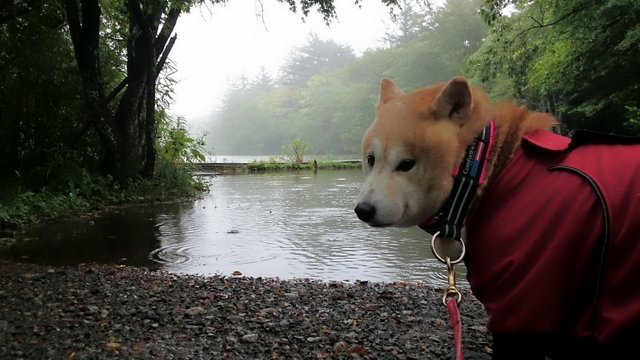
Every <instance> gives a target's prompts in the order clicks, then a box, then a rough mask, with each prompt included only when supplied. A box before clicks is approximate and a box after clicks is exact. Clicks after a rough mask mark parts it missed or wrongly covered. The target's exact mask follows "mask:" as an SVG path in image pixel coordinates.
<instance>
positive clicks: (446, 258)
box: [431, 231, 467, 265]
mask: <svg viewBox="0 0 640 360" xmlns="http://www.w3.org/2000/svg"><path fill="white" fill-rule="evenodd" d="M438 237H440V231H437V232H436V233H435V234H433V236H432V237H431V252H433V256H435V257H436V259H438V260H440V262H442V263H444V264H447V265H448V264H451V265H455V264H458V263H460V262H462V260H463V259H464V255H465V253H466V251H467V248H466V247H465V245H464V240H462V238H460V237H459V238H457V239H452V240H458V241H460V245H461V246H462V248H461V250H460V256H458V258H456V259H451V258H450V257H449V256H442V255H440V254H439V253H438V250H436V239H438Z"/></svg>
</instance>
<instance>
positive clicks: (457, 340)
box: [447, 298, 464, 360]
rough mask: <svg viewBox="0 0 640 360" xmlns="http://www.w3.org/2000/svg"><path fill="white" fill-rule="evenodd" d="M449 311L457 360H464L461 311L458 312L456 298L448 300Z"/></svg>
mask: <svg viewBox="0 0 640 360" xmlns="http://www.w3.org/2000/svg"><path fill="white" fill-rule="evenodd" d="M447 310H449V324H450V325H451V328H452V329H453V345H454V350H455V353H456V357H455V358H456V360H463V358H464V356H463V354H462V321H461V320H460V311H459V310H458V300H457V299H455V298H449V299H447Z"/></svg>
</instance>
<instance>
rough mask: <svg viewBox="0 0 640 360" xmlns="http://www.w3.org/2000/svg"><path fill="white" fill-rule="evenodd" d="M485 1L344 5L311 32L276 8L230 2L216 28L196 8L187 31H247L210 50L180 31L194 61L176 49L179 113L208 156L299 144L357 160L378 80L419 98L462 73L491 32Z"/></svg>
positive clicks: (316, 20) (307, 24)
mask: <svg viewBox="0 0 640 360" xmlns="http://www.w3.org/2000/svg"><path fill="white" fill-rule="evenodd" d="M250 3H253V2H250ZM480 3H481V1H474V0H450V1H447V2H444V3H443V2H431V3H423V2H412V1H405V2H403V4H402V7H401V9H394V11H393V13H392V14H390V12H389V9H388V8H386V7H385V6H384V5H383V4H382V3H379V4H378V3H375V5H374V3H370V4H368V7H363V8H362V9H359V8H357V7H356V6H355V5H352V4H351V7H346V6H345V5H344V4H343V5H340V6H343V8H338V20H335V21H334V22H333V23H332V24H330V26H329V27H328V26H327V25H326V24H325V23H324V21H323V20H322V19H321V17H320V16H318V15H314V16H311V17H310V18H309V19H307V20H306V21H304V22H303V21H302V20H301V19H300V18H299V17H296V16H291V14H290V13H288V10H287V9H286V7H283V6H282V4H278V3H275V2H274V3H271V4H269V5H268V8H261V7H256V6H254V5H255V4H257V2H256V3H253V5H251V4H247V3H244V5H243V4H242V3H241V2H239V3H237V5H235V6H236V7H235V8H229V7H231V6H232V5H230V4H228V5H226V6H225V7H220V8H215V9H211V10H212V13H211V19H210V20H207V19H208V16H207V15H206V14H203V11H204V10H203V9H202V8H200V9H199V10H194V11H192V13H191V14H189V15H188V18H186V19H181V21H183V22H184V23H186V25H185V29H191V30H192V31H194V30H198V29H199V30H200V31H204V30H202V29H208V28H210V27H212V26H213V25H214V24H212V23H209V21H214V22H215V20H216V19H219V18H220V17H219V18H214V17H215V14H216V13H218V12H221V13H223V14H224V12H227V11H229V14H230V15H233V16H236V17H235V18H234V19H235V21H238V22H239V24H237V25H236V26H234V29H238V32H239V33H240V34H239V36H238V38H237V39H238V40H237V41H239V42H235V43H234V42H233V41H231V40H232V39H234V36H232V35H229V36H223V41H222V42H221V43H219V42H218V41H217V40H216V42H215V43H214V42H213V41H212V43H211V44H210V46H208V49H209V50H207V51H205V50H203V49H202V48H203V45H201V46H200V47H198V46H194V45H192V44H191V43H192V42H193V41H197V39H191V38H190V35H189V32H187V33H186V34H185V32H184V31H181V29H180V28H179V29H178V30H177V31H178V33H179V34H180V35H181V42H178V43H179V44H182V46H183V47H184V49H191V51H187V52H185V51H183V50H182V49H181V48H176V49H175V50H174V52H175V53H176V55H172V58H175V59H176V60H175V65H176V67H177V73H176V74H175V76H176V78H177V79H178V83H177V84H176V88H175V92H176V94H175V102H174V104H173V105H172V110H173V111H174V113H175V114H176V115H178V116H183V117H184V118H185V120H186V121H187V122H188V123H189V125H190V126H189V128H190V132H191V134H192V136H195V137H198V138H202V139H203V140H204V142H205V150H206V152H207V153H208V154H211V155H269V154H279V153H280V152H281V149H282V147H283V146H285V145H287V144H289V143H291V142H292V141H294V140H296V139H299V140H301V141H303V142H304V143H306V144H308V145H309V150H308V153H309V154H311V155H313V154H323V155H326V154H329V155H331V154H334V155H344V154H349V155H355V154H358V153H359V146H360V138H361V136H362V134H363V132H364V131H365V130H366V128H367V127H368V126H369V124H370V123H371V121H372V120H373V116H374V108H375V104H376V102H377V96H378V86H379V83H380V80H381V78H382V77H389V78H392V79H394V80H395V81H396V82H397V83H398V85H399V86H400V87H401V88H403V89H405V90H412V89H415V88H418V87H422V86H425V85H428V84H431V83H434V82H439V81H446V80H448V79H449V78H451V77H452V76H454V75H458V74H460V73H461V70H462V69H463V67H464V64H465V62H466V61H467V60H468V58H469V56H471V55H472V54H473V53H475V52H476V51H477V50H478V49H479V48H480V46H481V45H482V42H483V39H484V38H485V37H486V34H487V29H486V25H484V23H483V21H482V18H481V17H480V14H479V12H478V9H479V8H480ZM265 6H267V4H265ZM364 6H367V5H366V4H365V5H364ZM222 17H224V15H222ZM226 18H227V19H229V17H226ZM284 19H286V20H284ZM238 25H240V26H238ZM219 26H225V23H224V22H223V23H222V24H219ZM234 31H235V30H234ZM283 31H284V33H286V34H289V35H283V34H284V33H283ZM206 35H207V34H206V33H205V34H201V35H199V36H200V37H201V38H202V37H203V36H204V37H206ZM218 36H219V34H218ZM272 36H273V38H272ZM185 38H186V39H185ZM225 39H226V40H225ZM272 39H273V41H272ZM243 40H244V41H251V42H252V43H249V44H247V43H245V42H243ZM256 43H257V44H258V45H256V46H254V44H256ZM220 44H222V45H220ZM270 44H277V46H272V45H270ZM194 49H195V50H196V51H198V52H195V53H194ZM217 51H220V52H221V53H220V54H216V52H217ZM228 51H231V52H234V51H235V52H236V53H237V55H235V56H233V55H231V54H229V53H228ZM223 54H224V56H223ZM210 56H213V57H210ZM208 57H210V59H214V60H211V63H209V64H207V63H206V61H204V60H203V59H207V58H208ZM225 59H226V60H229V59H233V60H232V62H231V63H229V62H226V61H225ZM198 63H201V64H203V65H204V66H206V68H204V69H200V68H198V66H197V64H198Z"/></svg>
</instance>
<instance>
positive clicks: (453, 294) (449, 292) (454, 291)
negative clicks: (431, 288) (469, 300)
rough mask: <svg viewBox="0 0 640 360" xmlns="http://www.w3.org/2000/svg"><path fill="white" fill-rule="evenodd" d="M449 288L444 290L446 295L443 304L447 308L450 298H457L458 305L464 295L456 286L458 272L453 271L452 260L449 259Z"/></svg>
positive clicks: (447, 260)
mask: <svg viewBox="0 0 640 360" xmlns="http://www.w3.org/2000/svg"><path fill="white" fill-rule="evenodd" d="M446 262H447V288H446V289H445V290H444V295H443V296H442V303H443V304H444V305H445V306H447V299H448V298H455V299H456V303H458V304H460V301H462V293H461V292H460V290H458V287H457V286H456V272H455V271H454V270H453V264H452V263H451V259H450V258H449V257H447V259H446Z"/></svg>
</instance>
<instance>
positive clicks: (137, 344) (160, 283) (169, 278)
mask: <svg viewBox="0 0 640 360" xmlns="http://www.w3.org/2000/svg"><path fill="white" fill-rule="evenodd" d="M0 274H1V275H0V303H1V304H2V306H1V307H0V358H2V359H63V358H64V359H116V358H118V359H124V358H126V359H451V358H452V356H453V351H452V332H451V329H450V328H449V325H448V318H447V316H448V315H447V313H446V309H445V307H444V306H443V305H442V302H441V296H442V291H441V289H434V288H433V287H432V286H429V285H424V284H416V283H402V282H397V283H371V282H356V283H343V282H340V283H331V282H320V281H314V280H306V279H299V280H286V281H285V280H279V279H273V278H245V277H238V278H235V277H221V276H206V277H205V276H194V275H175V274H169V273H166V272H162V271H149V270H147V269H144V268H135V267H124V266H110V265H96V264H87V265H79V266H65V267H52V266H40V265H34V264H24V263H15V262H11V261H0ZM461 314H462V323H463V345H464V348H465V358H466V359H490V355H489V354H490V352H491V349H490V344H491V336H490V334H489V333H488V332H487V331H486V328H485V322H486V313H485V311H484V309H483V308H482V306H481V305H480V303H479V302H478V301H477V300H475V299H474V298H473V296H472V295H471V294H469V293H468V292H465V293H464V299H463V301H462V303H461Z"/></svg>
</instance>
